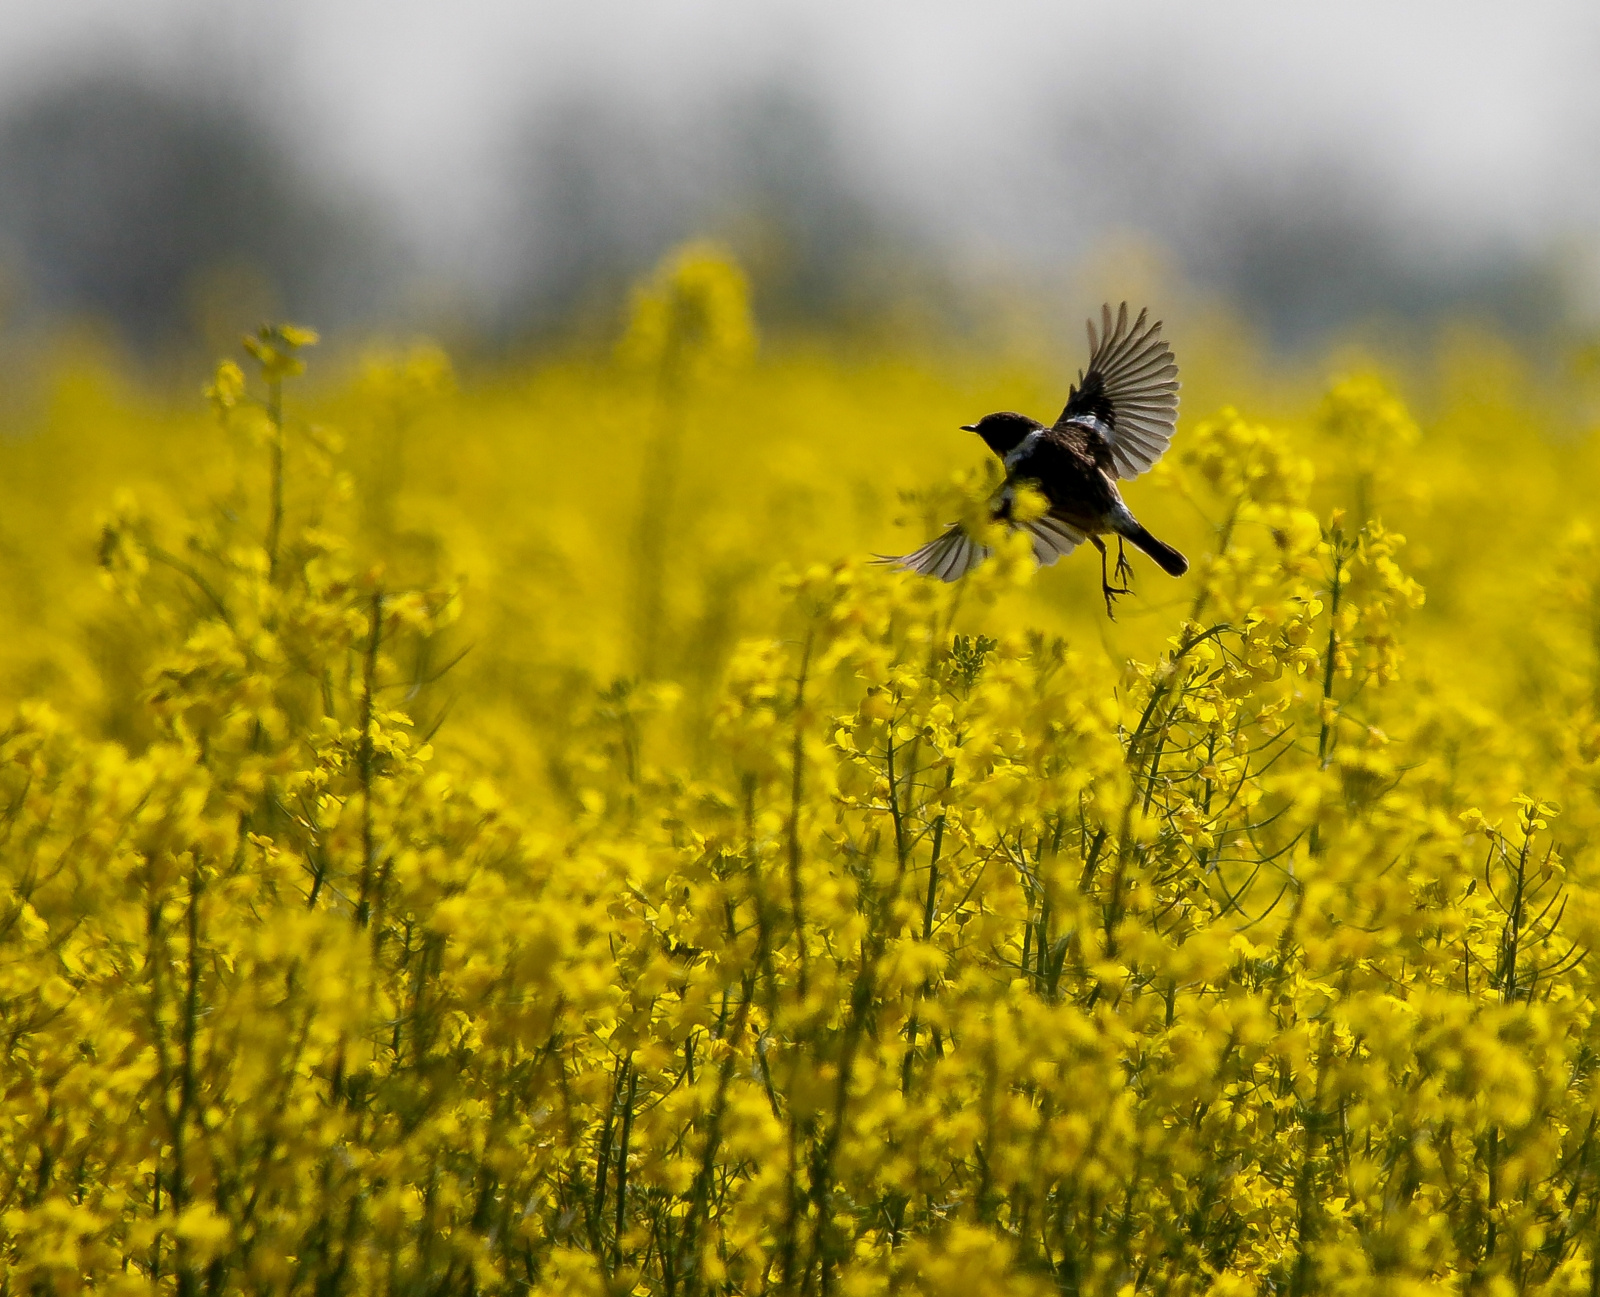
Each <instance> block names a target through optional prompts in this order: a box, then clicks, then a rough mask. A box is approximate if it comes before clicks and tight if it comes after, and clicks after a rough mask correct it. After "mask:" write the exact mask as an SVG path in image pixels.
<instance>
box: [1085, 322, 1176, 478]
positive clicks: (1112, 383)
mask: <svg viewBox="0 0 1600 1297" xmlns="http://www.w3.org/2000/svg"><path fill="white" fill-rule="evenodd" d="M1148 314H1149V312H1148V311H1140V312H1139V318H1138V319H1137V320H1135V321H1134V322H1133V325H1132V327H1131V328H1130V327H1129V325H1128V304H1127V303H1126V302H1124V303H1123V304H1122V305H1121V306H1120V307H1118V308H1117V318H1116V322H1115V324H1113V322H1112V319H1111V307H1110V306H1102V307H1101V308H1100V332H1099V334H1098V335H1096V333H1095V327H1094V321H1093V320H1090V321H1089V369H1088V372H1087V373H1084V374H1082V375H1080V376H1079V379H1078V385H1077V386H1076V387H1074V388H1073V389H1072V392H1071V394H1070V395H1069V396H1068V397H1067V408H1066V409H1064V410H1063V411H1062V412H1061V417H1060V418H1059V419H1057V420H1056V427H1057V428H1059V427H1061V426H1062V425H1063V424H1068V423H1077V424H1087V425H1090V426H1092V427H1094V429H1095V430H1096V431H1097V432H1099V434H1100V435H1101V436H1102V437H1103V438H1105V441H1106V444H1107V445H1108V446H1109V448H1110V451H1111V462H1112V464H1113V465H1114V466H1115V468H1116V472H1117V476H1118V477H1122V478H1128V477H1138V476H1139V474H1140V473H1143V472H1144V471H1145V470H1146V469H1148V468H1149V467H1150V466H1151V465H1152V464H1154V463H1155V462H1156V460H1158V459H1160V458H1161V456H1162V454H1163V453H1164V452H1165V451H1166V449H1167V445H1168V443H1169V442H1170V441H1171V440H1172V430H1173V428H1174V427H1176V426H1177V422H1178V362H1177V361H1176V360H1174V359H1173V358H1172V348H1171V347H1169V346H1168V345H1167V342H1166V339H1164V338H1163V337H1162V336H1161V321H1160V320H1157V321H1156V322H1155V323H1154V324H1151V325H1146V324H1145V317H1146V316H1147V315H1148Z"/></svg>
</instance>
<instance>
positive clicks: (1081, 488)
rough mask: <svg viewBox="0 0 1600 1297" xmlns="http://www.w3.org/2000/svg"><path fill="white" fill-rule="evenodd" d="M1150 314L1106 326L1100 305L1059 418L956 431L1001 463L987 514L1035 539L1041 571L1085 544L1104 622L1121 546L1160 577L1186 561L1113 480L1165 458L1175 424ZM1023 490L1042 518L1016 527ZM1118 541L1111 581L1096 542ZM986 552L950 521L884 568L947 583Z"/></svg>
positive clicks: (1008, 414) (1123, 565)
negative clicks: (1147, 561)
mask: <svg viewBox="0 0 1600 1297" xmlns="http://www.w3.org/2000/svg"><path fill="white" fill-rule="evenodd" d="M1148 316H1149V311H1148V309H1146V310H1141V311H1140V312H1139V315H1138V318H1137V319H1135V320H1134V321H1133V323H1132V325H1130V324H1129V323H1128V304H1127V303H1126V302H1124V303H1122V305H1121V306H1120V307H1118V309H1117V314H1116V318H1115V320H1113V319H1112V315H1111V307H1110V304H1109V303H1108V304H1106V305H1104V306H1102V307H1101V308H1100V328H1099V330H1098V332H1097V331H1096V329H1095V322H1094V320H1092V319H1091V320H1089V321H1088V330H1089V367H1088V369H1087V370H1086V371H1079V374H1078V381H1077V383H1076V384H1074V385H1073V386H1072V388H1071V389H1070V390H1069V392H1068V396H1067V404H1066V408H1065V409H1063V410H1062V411H1061V417H1060V418H1058V419H1057V420H1056V421H1055V422H1054V423H1053V424H1050V425H1049V426H1046V425H1045V424H1043V423H1040V422H1039V421H1038V420H1037V419H1031V418H1029V417H1028V416H1027V415H1025V414H1017V413H1015V412H1014V411H1011V410H1001V411H998V412H997V413H994V414H986V415H984V416H983V418H981V419H979V420H978V421H977V422H976V423H964V424H962V425H961V429H962V431H963V432H975V433H977V434H978V436H980V437H982V438H983V440H984V443H985V444H986V445H987V446H988V447H989V449H990V450H992V451H993V452H994V453H995V454H996V455H997V456H999V458H1000V461H1001V463H1002V464H1004V465H1005V470H1006V476H1005V480H1004V482H1003V483H1002V485H1001V487H1000V490H999V491H998V493H997V494H996V495H995V498H994V500H993V501H992V503H991V506H990V508H991V515H990V516H991V517H992V518H993V520H994V521H996V522H1002V523H1005V524H1007V525H1009V526H1011V527H1012V528H1017V527H1021V528H1023V529H1024V530H1026V531H1027V532H1029V533H1030V535H1031V537H1032V540H1033V555H1034V558H1035V559H1036V560H1037V561H1038V563H1039V565H1040V566H1041V567H1048V566H1049V565H1050V564H1052V563H1054V562H1056V560H1057V559H1059V558H1061V556H1062V555H1064V554H1070V553H1071V552H1072V551H1073V550H1074V549H1076V548H1077V547H1078V546H1079V545H1081V544H1082V543H1083V542H1084V541H1085V540H1087V541H1088V542H1089V543H1090V544H1091V545H1093V546H1094V547H1095V548H1096V549H1097V550H1099V551H1100V589H1101V593H1102V594H1103V595H1104V596H1105V601H1106V615H1107V616H1108V617H1114V616H1115V614H1114V613H1113V612H1112V601H1113V600H1114V599H1115V598H1116V597H1117V596H1118V595H1124V594H1128V593H1130V587H1129V586H1128V584H1127V582H1128V580H1129V578H1130V577H1131V576H1132V574H1133V568H1132V566H1131V565H1130V564H1129V562H1128V559H1127V556H1126V554H1125V553H1124V552H1123V548H1122V543H1123V541H1125V540H1126V541H1129V542H1131V543H1132V544H1133V545H1134V546H1136V547H1137V548H1138V549H1141V550H1143V551H1144V552H1145V553H1146V554H1148V555H1149V556H1150V557H1151V558H1153V559H1154V560H1155V561H1156V562H1157V563H1158V564H1159V565H1160V567H1161V569H1162V571H1164V572H1166V573H1168V574H1169V575H1171V576H1175V577H1177V576H1182V575H1183V574H1184V573H1185V572H1187V571H1188V570H1189V560H1188V559H1186V558H1185V557H1184V556H1183V555H1182V554H1180V553H1179V552H1178V551H1177V550H1175V549H1174V548H1173V547H1172V546H1171V545H1168V544H1166V543H1164V542H1163V541H1159V540H1157V539H1156V538H1155V537H1154V536H1152V535H1151V534H1150V533H1149V531H1147V530H1146V529H1145V527H1144V525H1143V524H1142V523H1140V521H1139V520H1138V519H1137V518H1135V517H1134V516H1133V513H1132V511H1131V510H1129V508H1128V506H1127V503H1126V502H1125V501H1124V500H1123V498H1122V492H1121V491H1119V490H1118V489H1117V480H1118V479H1119V478H1121V479H1124V480H1127V479H1131V478H1135V477H1138V476H1139V474H1141V473H1143V472H1145V471H1146V470H1148V469H1149V468H1150V467H1151V466H1152V465H1154V464H1155V462H1156V461H1157V460H1158V459H1160V458H1161V456H1162V455H1163V454H1164V453H1165V452H1166V449H1167V446H1168V444H1169V443H1170V442H1171V440H1172V432H1173V428H1174V427H1175V426H1176V425H1177V422H1178V363H1177V361H1176V360H1175V359H1174V358H1173V355H1172V348H1171V347H1170V346H1168V345H1167V342H1166V340H1165V339H1164V338H1163V337H1162V336H1161V321H1159V320H1157V321H1156V322H1155V323H1154V324H1147V323H1146V320H1147V318H1148ZM1023 483H1028V484H1031V485H1033V486H1034V487H1036V488H1037V489H1038V490H1039V491H1040V492H1042V493H1043V495H1044V497H1045V500H1046V502H1047V504H1048V509H1047V511H1046V512H1045V514H1044V515H1043V516H1042V517H1038V518H1033V519H1029V520H1022V521H1017V520H1013V517H1012V513H1013V509H1014V507H1015V504H1016V498H1017V488H1018V486H1019V485H1021V484H1023ZM1107 535H1114V536H1116V538H1117V565H1116V579H1117V580H1118V581H1119V582H1120V583H1121V584H1119V585H1113V584H1112V583H1111V574H1110V573H1109V572H1108V571H1107V562H1108V556H1107V552H1106V546H1105V543H1104V542H1103V541H1102V540H1101V539H1100V538H1101V537H1102V536H1107ZM989 552H990V551H989V548H988V547H987V546H985V545H984V544H982V543H981V542H980V541H978V540H976V539H974V538H973V537H972V536H970V535H968V534H967V531H966V529H965V528H964V527H963V526H962V524H960V523H959V522H958V523H952V524H951V525H950V526H949V527H947V528H946V529H945V530H944V531H943V532H942V533H940V534H939V535H938V536H936V537H934V538H933V539H932V540H931V541H929V542H928V543H927V544H926V545H924V546H922V547H921V548H920V549H916V550H913V551H912V552H911V553H909V554H903V555H900V556H899V557H894V558H889V559H888V560H887V561H888V562H890V563H893V564H895V565H896V566H898V567H899V568H900V569H902V570H904V571H908V572H916V573H920V574H922V575H924V576H936V577H939V578H940V579H942V580H945V581H954V580H957V579H958V578H960V577H962V576H965V575H966V574H967V573H968V572H970V571H971V570H972V569H973V568H975V567H976V566H977V565H978V564H979V563H981V562H983V560H984V559H986V558H987V557H988V556H989Z"/></svg>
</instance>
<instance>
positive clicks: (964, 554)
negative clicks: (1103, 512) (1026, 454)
mask: <svg viewBox="0 0 1600 1297" xmlns="http://www.w3.org/2000/svg"><path fill="white" fill-rule="evenodd" d="M1019 525H1020V526H1021V527H1022V528H1023V529H1024V530H1025V531H1026V532H1027V533H1028V534H1029V536H1030V537H1031V538H1032V540H1033V557H1034V560H1035V561H1036V562H1037V563H1038V564H1039V566H1040V567H1049V566H1050V564H1052V563H1054V562H1055V561H1056V560H1057V559H1058V558H1060V557H1061V556H1062V555H1063V554H1070V553H1072V551H1073V550H1075V549H1077V548H1078V546H1079V545H1081V544H1083V542H1084V539H1085V537H1084V534H1083V533H1082V532H1081V531H1079V530H1078V529H1077V528H1076V527H1074V526H1071V525H1070V524H1068V523H1065V522H1062V521H1061V519H1059V518H1052V517H1051V516H1050V515H1049V514H1046V515H1045V516H1044V517H1043V518H1034V519H1032V520H1030V521H1028V522H1025V523H1021V524H1019ZM989 554H990V550H989V547H988V546H987V545H980V544H978V542H977V541H975V540H973V539H972V537H971V536H969V535H967V532H966V529H965V528H964V527H962V525H961V524H960V523H959V522H953V523H951V524H950V525H949V526H948V527H946V528H945V529H944V530H943V531H942V532H940V533H939V534H938V535H937V536H935V537H934V538H933V539H932V540H930V541H929V542H928V543H927V544H926V545H924V546H923V547H922V548H921V549H914V550H912V551H911V553H909V554H905V555H902V556H901V557H899V558H885V559H884V560H883V561H884V562H886V563H893V564H894V565H895V566H896V567H898V568H900V569H901V571H904V572H916V573H919V574H920V575H922V576H936V577H938V578H939V579H940V580H941V581H954V580H955V579H956V578H957V577H962V576H965V575H966V574H967V573H968V572H970V571H972V569H973V568H975V567H977V566H978V564H979V563H981V562H983V560H984V559H986V558H988V557H989Z"/></svg>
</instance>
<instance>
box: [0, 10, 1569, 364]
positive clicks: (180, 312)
mask: <svg viewBox="0 0 1600 1297" xmlns="http://www.w3.org/2000/svg"><path fill="white" fill-rule="evenodd" d="M1597 68H1600V10H1597V9H1596V8H1595V7H1594V6H1592V5H1587V4H1580V3H1575V2H1564V0H1551V2H1550V3H1540V4H1534V5H1523V6H1517V7H1516V8H1515V9H1514V10H1513V9H1510V8H1508V7H1506V6H1505V5H1503V4H1487V3H1463V2H1462V0H1452V2H1451V3H1411V4H1407V5H1404V6H1397V5H1393V4H1389V3H1346V4H1342V5H1339V6H1336V7H1330V6H1311V5H1269V4H1264V3H1239V2H1237V0H1218V2H1217V3H1212V4H1208V5H1205V6H1194V5H1190V4H1180V3H1154V2H1141V3H1128V4H1120V5H1115V6H1110V5H1090V4H1077V3H1073V4H1063V3H1030V2H1026V0H1006V2H1000V3H989V4H985V5H981V6H980V5H972V4H954V3H940V2H939V0H918V2H917V3H914V4H913V3H899V2H891V3H878V4H874V5H870V6H867V5H860V4H856V3H842V2H836V0H806V2H805V3H798V2H790V0H766V2H764V3H760V4H750V3H735V2H733V0H674V2H672V3H643V2H634V3H626V2H620V0H587V2H586V3H584V4H582V5H577V4H569V5H556V4H537V3H532V4H530V3H513V2H512V0H469V2H464V3H458V4H453V5H438V4H434V3H423V2H422V0H384V2H383V3H378V2H377V0H276V2H275V3H273V4H270V5H261V4H245V3H236V2H234V0H140V2H139V3H138V4H135V5H128V4H126V3H113V2H112V0H58V2H57V3H55V4H51V5H30V4H24V3H21V0H0V331H3V333H4V334H5V335H9V336H10V337H12V338H13V339H15V338H16V337H19V336H38V335H39V334H40V333H41V331H44V332H48V331H49V330H51V329H56V328H59V327H61V326H62V325H63V324H65V323H67V322H72V324H73V327H77V328H90V329H93V330H99V331H101V332H102V333H104V334H105V335H106V336H108V337H114V338H116V339H118V340H119V345H124V346H126V347H127V348H128V349H129V350H130V352H131V353H132V354H135V355H143V356H146V357H171V356H179V357H183V358H185V363H188V359H189V358H191V357H193V356H195V355H196V353H200V352H204V353H206V354H213V353H216V352H218V351H221V350H225V349H230V348H231V347H232V346H233V345H234V342H235V340H236V338H237V335H238V332H239V330H240V329H241V328H243V327H246V326H248V325H253V324H254V323H256V322H257V321H258V320H259V319H261V318H263V317H264V316H267V315H286V316H288V317H291V318H296V319H305V320H309V321H314V322H316V323H318V324H319V325H321V326H323V327H324V328H325V329H327V330H329V331H331V332H332V333H333V334H334V335H335V336H337V335H338V334H339V333H340V332H344V333H346V334H347V335H349V334H354V333H358V332H362V331H368V330H372V329H374V328H383V329H391V330H393V329H403V330H415V331H427V332H431V333H433V334H435V335H437V336H441V337H443V338H445V339H446V340H447V341H448V342H450V343H451V344H452V345H453V346H455V347H458V348H459V347H468V348H470V347H479V348H484V349H488V350H489V351H491V352H494V351H503V350H505V349H508V348H524V347H528V346H538V345H540V344H541V342H544V341H547V340H549V339H552V338H554V337H557V336H559V337H562V338H571V337H574V336H579V337H581V336H583V331H584V330H585V329H589V330H591V331H593V332H595V333H596V334H599V333H601V332H606V334H607V336H610V331H611V330H613V329H614V325H615V321H616V319H617V317H618V314H619V312H620V310H621V304H622V302H623V300H624V291H623V290H624V287H625V285H626V284H627V283H628V281H629V280H630V279H632V278H634V277H635V276H636V275H638V274H639V272H640V271H641V270H643V269H645V268H646V267H648V266H650V265H651V264H652V263H654V262H655V261H656V259H657V258H658V257H659V256H660V255H661V253H662V252H663V251H664V250H665V249H666V248H668V247H670V246H671V245H673V244H674V243H676V242H677V241H679V240H680V239H682V238H683V237H685V236H686V235H690V234H701V233H710V234H713V235H716V236H717V237H719V238H721V239H723V240H724V241H726V242H727V243H728V244H729V245H731V246H732V247H733V248H734V249H735V250H736V252H737V253H738V254H739V256H740V258H741V260H742V262H743V263H744V264H745V265H746V266H747V268H748V269H749V271H750V273H751V277H752V280H753V283H754V286H755V293H756V304H757V311H758V315H759V317H760V319H761V322H762V325H763V328H764V329H765V330H767V331H769V336H770V335H771V332H773V331H776V332H779V333H781V332H782V331H784V330H788V329H792V330H795V331H805V330H807V329H824V328H825V329H830V330H836V329H838V328H839V327H840V326H841V325H845V324H853V325H860V326H863V327H876V326H883V325H886V324H887V325H889V326H892V327H896V328H898V327H902V326H903V325H904V322H905V321H906V320H908V319H914V320H916V321H917V322H918V325H919V327H928V328H932V329H934V330H936V331H949V332H952V333H955V334H961V333H962V332H967V333H970V332H972V331H975V330H978V331H981V330H1004V329H1006V328H1012V329H1017V328H1026V327H1027V324H1026V319H1024V320H1023V321H1022V322H1021V323H1019V321H1018V319H1017V318H1016V312H1015V309H1014V308H1015V306H1016V304H1017V303H1018V302H1019V301H1022V300H1024V299H1026V300H1031V301H1033V302H1035V303H1049V302H1051V301H1054V300H1060V291H1062V290H1060V288H1059V286H1060V285H1066V284H1073V285H1078V286H1079V287H1080V288H1081V287H1082V285H1083V284H1084V283H1085V282H1086V280H1085V276H1087V277H1088V279H1089V280H1090V281H1093V280H1094V279H1095V277H1096V275H1097V273H1098V271H1097V270H1096V268H1097V267H1098V268H1104V267H1106V266H1113V267H1115V268H1116V274H1115V275H1114V276H1112V278H1114V279H1115V281H1116V286H1117V287H1118V288H1120V289H1121V290H1122V291H1128V288H1127V285H1128V284H1129V283H1130V282H1134V284H1135V287H1136V288H1137V287H1141V286H1145V285H1147V284H1148V282H1149V281H1151V280H1156V281H1159V282H1160V283H1161V285H1162V286H1163V291H1164V293H1165V294H1166V295H1167V296H1168V297H1172V296H1174V295H1182V294H1187V296H1188V299H1189V300H1216V301H1223V302H1227V303H1229V304H1230V306H1231V308H1232V309H1233V310H1234V311H1235V313H1236V314H1237V315H1238V317H1239V318H1241V319H1242V320H1243V321H1245V322H1246V324H1247V325H1248V326H1249V327H1250V328H1251V329H1252V330H1253V331H1254V332H1255V333H1256V335H1257V336H1258V337H1259V338H1260V339H1261V340H1263V341H1264V342H1265V343H1266V344H1267V345H1269V346H1270V347H1272V348H1273V349H1276V350H1279V351H1284V352H1305V351H1307V350H1308V349H1312V348H1316V347H1318V346H1319V345H1321V344H1323V343H1324V342H1325V341H1326V340H1327V339H1328V338H1329V337H1330V336H1332V335H1334V334H1336V333H1345V332H1348V331H1350V330H1352V329H1358V328H1362V327H1382V328H1385V329H1386V330H1388V331H1389V332H1390V334H1391V335H1396V334H1399V333H1401V332H1402V331H1404V330H1407V329H1410V328H1412V327H1414V326H1417V325H1419V324H1422V325H1425V324H1426V323H1427V322H1428V321H1430V320H1433V319H1436V318H1440V317H1443V316H1445V315H1447V314H1448V315H1449V316H1451V317H1452V318H1461V317H1462V316H1468V317H1471V316H1480V317H1482V318H1483V319H1484V320H1485V321H1486V322H1487V323H1490V324H1492V325H1493V326H1494V327H1496V328H1497V329H1498V330H1501V331H1505V332H1508V333H1511V334H1513V335H1522V336H1526V337H1539V336H1542V335H1545V334H1548V333H1550V332H1552V331H1558V332H1560V331H1564V332H1568V333H1570V332H1571V331H1573V330H1586V329H1588V328H1589V327H1590V326H1592V325H1593V324H1594V323H1595V322H1596V321H1597V320H1600V150H1596V149H1595V148H1594V146H1593V141H1594V140H1595V139H1596V138H1600V77H1597V76H1596V75H1595V73H1596V69H1597ZM1100 278H1101V279H1104V278H1105V276H1104V275H1101V276H1100ZM1135 281H1138V282H1135ZM1079 295H1081V296H1090V297H1092V296H1093V293H1092V291H1090V289H1087V288H1083V289H1082V292H1081V293H1080V294H1079ZM1078 327H1079V325H1078V323H1077V319H1076V313H1075V312H1074V318H1073V320H1072V322H1071V328H1072V331H1073V333H1074V335H1075V334H1076V331H1077V329H1078ZM189 372H190V374H191V376H192V369H191V370H190V371H189Z"/></svg>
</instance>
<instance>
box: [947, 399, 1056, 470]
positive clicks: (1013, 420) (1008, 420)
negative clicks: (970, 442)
mask: <svg viewBox="0 0 1600 1297" xmlns="http://www.w3.org/2000/svg"><path fill="white" fill-rule="evenodd" d="M1042 427H1044V425H1043V424H1042V423H1040V422H1038V420H1036V419H1030V418H1029V417H1028V416H1027V415H1025V414H1013V413H1012V412H1011V411H1010V410H1001V411H1000V412H999V413H998V414H986V415H984V416H983V418H981V419H979V420H978V421H977V422H976V423H964V424H962V425H961V430H962V431H963V432H975V433H977V434H978V436H980V437H982V438H983V440H984V442H985V443H986V444H987V445H988V447H989V449H990V450H992V451H994V453H995V454H996V455H999V456H1000V457H1001V458H1002V459H1004V458H1005V457H1006V455H1008V454H1010V452H1012V451H1013V450H1015V449H1016V448H1017V447H1018V446H1020V445H1021V444H1022V439H1023V438H1024V437H1026V436H1027V435H1028V434H1029V433H1030V432H1037V431H1038V430H1039V429H1040V428H1042Z"/></svg>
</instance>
